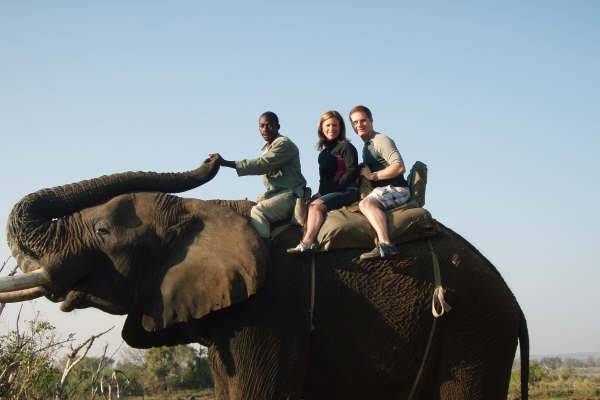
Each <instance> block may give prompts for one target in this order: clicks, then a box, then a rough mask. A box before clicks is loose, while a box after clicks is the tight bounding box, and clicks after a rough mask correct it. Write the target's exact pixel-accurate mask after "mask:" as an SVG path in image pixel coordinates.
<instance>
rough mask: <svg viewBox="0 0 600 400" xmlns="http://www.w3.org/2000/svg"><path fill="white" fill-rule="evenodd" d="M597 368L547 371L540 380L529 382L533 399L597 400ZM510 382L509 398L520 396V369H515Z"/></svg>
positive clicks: (599, 393)
mask: <svg viewBox="0 0 600 400" xmlns="http://www.w3.org/2000/svg"><path fill="white" fill-rule="evenodd" d="M598 372H599V371H597V368H596V369H594V368H581V369H579V368H578V369H572V370H570V371H564V370H561V369H558V370H550V371H546V375H544V376H543V377H542V378H541V379H540V380H539V381H538V382H535V383H530V384H529V397H530V398H531V399H540V400H550V399H552V400H554V399H569V400H592V399H594V400H597V399H600V373H598ZM511 378H512V379H511V382H510V389H509V396H508V398H509V400H516V399H519V398H520V392H521V391H520V386H521V382H520V379H519V370H514V371H513V374H512V377H511Z"/></svg>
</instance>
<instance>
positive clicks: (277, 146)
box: [235, 139, 298, 176]
mask: <svg viewBox="0 0 600 400" xmlns="http://www.w3.org/2000/svg"><path fill="white" fill-rule="evenodd" d="M297 154H298V150H297V149H296V146H295V145H294V144H293V143H292V142H290V141H289V140H287V139H283V140H281V139H280V140H276V141H274V142H273V143H272V145H271V148H270V149H269V151H267V152H266V153H264V154H263V155H262V156H260V157H258V158H255V159H251V160H240V161H235V169H236V171H237V173H238V175H239V176H244V175H264V174H266V173H268V172H271V171H273V170H275V169H278V168H279V167H281V166H283V165H285V164H287V163H288V162H289V161H290V160H292V159H293V158H294V157H296V156H297Z"/></svg>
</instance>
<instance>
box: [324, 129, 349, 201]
mask: <svg viewBox="0 0 600 400" xmlns="http://www.w3.org/2000/svg"><path fill="white" fill-rule="evenodd" d="M358 173H359V170H358V152H357V151H356V148H355V147H354V146H353V145H352V143H350V142H348V141H346V140H343V141H339V142H338V141H332V142H325V146H324V147H323V150H321V152H320V153H319V177H320V179H319V193H320V194H321V195H325V194H328V193H331V192H343V191H345V190H346V188H347V187H349V186H350V187H356V186H358Z"/></svg>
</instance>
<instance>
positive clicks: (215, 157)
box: [208, 153, 235, 168]
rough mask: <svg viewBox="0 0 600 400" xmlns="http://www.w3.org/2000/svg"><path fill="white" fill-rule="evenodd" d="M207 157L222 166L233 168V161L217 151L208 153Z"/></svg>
mask: <svg viewBox="0 0 600 400" xmlns="http://www.w3.org/2000/svg"><path fill="white" fill-rule="evenodd" d="M208 158H209V159H211V160H215V161H216V162H218V163H219V165H221V166H223V167H229V168H235V161H227V160H225V159H224V158H223V157H221V155H220V154H219V153H214V154H209V155H208Z"/></svg>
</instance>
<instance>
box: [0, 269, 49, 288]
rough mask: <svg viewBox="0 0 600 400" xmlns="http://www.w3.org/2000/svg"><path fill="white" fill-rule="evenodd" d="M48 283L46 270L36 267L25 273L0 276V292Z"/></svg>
mask: <svg viewBox="0 0 600 400" xmlns="http://www.w3.org/2000/svg"><path fill="white" fill-rule="evenodd" d="M49 283H50V277H49V276H48V272H46V270H43V269H37V270H35V271H33V272H28V273H26V274H20V275H15V276H5V277H2V278H0V293H3V292H14V291H15V290H21V289H29V288H34V287H36V286H43V285H47V284H49Z"/></svg>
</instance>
